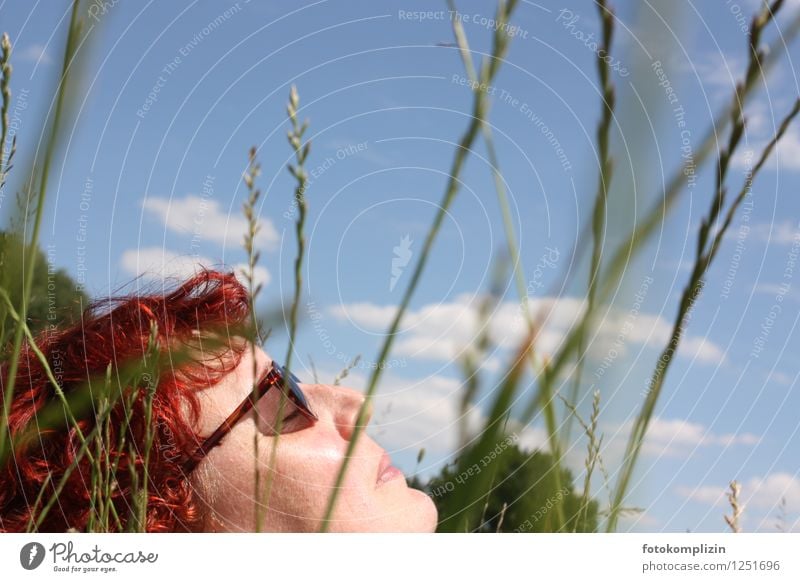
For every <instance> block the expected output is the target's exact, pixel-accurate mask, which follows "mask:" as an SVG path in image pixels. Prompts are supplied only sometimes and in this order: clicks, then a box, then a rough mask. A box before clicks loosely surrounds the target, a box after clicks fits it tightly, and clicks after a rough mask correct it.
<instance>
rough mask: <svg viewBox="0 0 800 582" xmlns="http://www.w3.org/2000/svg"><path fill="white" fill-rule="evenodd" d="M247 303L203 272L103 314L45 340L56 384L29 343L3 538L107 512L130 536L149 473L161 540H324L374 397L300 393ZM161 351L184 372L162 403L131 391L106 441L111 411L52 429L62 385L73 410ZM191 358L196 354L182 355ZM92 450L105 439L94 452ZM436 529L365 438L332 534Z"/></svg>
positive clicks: (3, 487) (165, 387)
mask: <svg viewBox="0 0 800 582" xmlns="http://www.w3.org/2000/svg"><path fill="white" fill-rule="evenodd" d="M248 305H249V303H248V296H247V292H246V290H245V289H244V287H243V286H242V285H241V284H240V283H239V282H238V281H237V280H236V278H235V277H234V275H233V274H223V273H219V272H215V271H203V272H202V273H200V274H199V275H197V276H195V277H193V278H191V279H189V280H188V281H186V282H184V283H183V284H182V285H180V286H179V287H178V288H177V289H175V290H174V291H172V292H170V293H168V294H151V295H144V296H143V295H136V296H127V297H120V298H116V299H111V300H106V301H101V302H98V303H96V304H94V305H93V306H92V307H91V308H89V309H88V310H87V311H86V312H85V313H84V316H83V321H82V322H81V323H80V324H79V325H76V326H74V327H71V328H68V329H63V330H51V331H49V332H45V333H43V334H41V335H40V336H39V337H38V338H37V345H38V347H39V349H40V350H41V352H42V353H43V354H44V356H45V357H46V358H47V360H48V363H49V365H50V368H51V371H52V374H53V376H54V378H51V379H48V375H47V372H46V369H45V368H44V366H42V365H41V364H40V362H39V360H38V359H37V356H36V354H35V353H34V351H33V350H32V349H30V346H26V347H25V349H24V350H23V352H22V355H21V357H20V365H19V369H18V373H17V374H16V387H15V389H14V393H13V398H12V400H11V404H10V414H9V429H10V434H11V442H12V444H13V452H12V454H11V456H10V458H9V459H8V460H7V461H6V462H4V463H3V466H2V469H0V531H7V532H13V531H24V530H25V529H26V528H30V527H33V528H34V529H38V530H39V531H66V530H70V529H74V530H77V531H84V530H86V529H87V528H88V529H92V528H93V527H96V525H95V526H93V524H97V523H98V515H100V514H103V515H104V519H105V520H108V521H110V522H111V523H112V524H114V526H115V527H114V528H113V529H125V528H128V527H129V526H130V520H132V519H134V520H135V516H136V513H135V511H132V510H131V508H132V507H134V506H135V499H134V497H135V495H136V492H137V491H138V492H141V491H142V482H143V481H144V479H143V477H144V475H145V472H144V466H143V465H144V464H145V463H146V464H147V467H148V479H147V481H146V485H147V488H146V495H147V499H148V503H147V506H146V507H147V508H146V515H145V516H144V519H145V526H144V529H146V531H159V532H172V531H256V530H261V531H282V532H286V531H308V532H313V531H319V530H320V527H321V526H322V523H323V518H324V516H325V512H326V507H327V504H328V499H329V496H330V494H331V492H332V491H333V488H334V484H335V482H336V478H337V475H338V472H339V469H340V467H341V463H342V460H343V458H344V456H345V452H346V450H347V447H348V444H349V441H350V439H351V437H352V435H353V431H354V427H355V424H356V419H357V416H358V411H359V408H360V407H361V405H362V403H363V397H362V396H361V395H360V394H359V393H357V392H355V391H353V390H349V389H345V388H340V387H336V386H329V385H321V384H301V383H299V382H297V381H296V379H295V378H293V376H290V375H289V374H288V373H287V372H286V371H285V370H283V369H282V368H281V367H280V366H279V365H277V364H275V363H274V362H272V360H271V358H270V357H269V356H268V355H267V354H266V353H265V352H264V351H262V350H261V349H260V348H255V349H253V346H252V345H251V344H250V343H249V342H247V341H246V340H245V339H243V336H244V335H245V334H243V333H241V330H242V329H243V327H244V326H245V325H246V323H247V321H248V319H249V316H250V313H249V309H248ZM151 330H155V331H151ZM220 338H222V341H219V340H220ZM153 346H157V348H156V351H157V354H158V355H160V356H161V357H160V358H159V359H160V361H165V362H169V361H170V360H172V367H169V366H167V367H165V368H163V367H162V369H161V370H160V372H159V373H158V376H157V378H158V381H157V382H156V386H154V389H155V390H154V392H152V393H151V396H150V399H151V400H150V404H148V392H147V390H138V391H137V392H135V393H134V394H135V396H133V397H130V394H132V393H133V392H131V390H132V389H133V388H132V387H130V386H124V387H122V388H123V395H122V396H121V397H120V398H119V399H117V401H116V402H117V403H116V404H115V405H114V407H113V408H112V413H111V419H110V422H106V423H103V424H102V427H103V430H102V431H99V433H100V434H101V435H103V436H102V439H98V438H97V437H94V436H92V435H95V434H96V433H97V432H98V431H95V432H92V430H93V429H94V428H95V420H94V418H95V414H96V413H97V410H99V409H101V408H102V407H99V406H96V405H95V406H93V407H91V408H89V410H88V413H87V414H86V415H76V416H78V418H76V419H75V421H74V422H73V423H68V426H67V427H63V425H62V427H61V428H58V429H56V428H46V427H42V425H39V424H38V423H39V416H40V415H42V414H44V413H45V412H46V411H47V410H48V408H47V407H48V406H49V407H50V408H51V409H52V407H53V404H52V403H53V402H57V401H58V400H59V398H60V396H59V394H58V392H57V390H56V388H55V386H54V385H53V380H55V381H56V383H57V384H58V385H59V386H60V387H61V388H62V389H63V392H64V397H65V398H70V397H74V395H75V393H76V392H77V391H79V390H81V389H83V390H85V389H86V385H87V381H88V380H91V379H94V380H93V382H94V384H93V385H94V386H97V379H98V378H101V379H102V378H105V377H107V376H106V374H107V373H108V372H109V371H110V370H111V369H112V368H111V367H112V366H113V368H114V370H115V373H114V374H113V376H114V377H117V378H119V377H123V375H122V374H120V373H119V370H123V369H125V366H126V364H127V363H129V362H137V361H139V362H141V361H145V362H146V361H147V358H148V355H152V354H153V351H152V350H153V349H154V348H153ZM181 348H185V349H181ZM186 353H189V354H191V356H190V357H188V358H186V357H184V359H180V357H179V356H178V354H186ZM173 354H176V356H175V357H174V358H173V357H172V355H173ZM175 362H179V363H177V364H176V363H175ZM151 365H152V358H151ZM7 367H8V366H7V365H4V366H3V369H2V374H0V377H2V381H3V383H5V379H6V377H7V374H8V370H7ZM254 374H255V376H254ZM143 377H144V378H149V376H147V375H146V374H140V376H139V377H138V378H139V380H141V378H143ZM254 378H255V379H256V380H257V382H255V383H254ZM254 384H255V387H256V388H255V390H254ZM2 392H5V386H4V387H3V390H2ZM112 392H113V391H112ZM126 395H128V398H129V403H128V405H126V404H125V402H126V401H125V398H126ZM2 398H3V396H2V394H0V402H1V401H2ZM92 408H94V409H95V414H93V413H92ZM126 415H127V416H126ZM148 416H149V417H151V422H150V423H149V426H150V427H151V428H150V431H148V423H147V422H145V419H146V418H147V417H148ZM87 417H88V418H90V419H89V420H87ZM126 420H128V422H126ZM78 429H80V430H78ZM40 433H41V436H40ZM148 434H150V435H151V436H150V438H152V442H151V443H150V446H149V447H147V443H148ZM32 435H35V438H34V437H32ZM82 439H85V440H86V441H87V442H88V441H91V444H89V445H88V446H84V449H86V452H85V453H84V454H81V452H82ZM100 441H102V446H101V445H99V444H97V443H99V442H100ZM120 444H122V446H119V445H120ZM132 444H133V445H134V446H131V445H132ZM145 450H146V451H148V452H147V454H145V453H144V452H143V451H145ZM273 450H274V452H275V456H274V457H273V456H272V453H273ZM256 451H257V454H258V457H255V456H254V455H255V454H256ZM90 457H91V458H90ZM76 459H78V460H77V461H76ZM256 459H257V460H256ZM92 460H94V461H95V465H94V467H95V468H94V469H93V468H92V467H93V465H92V462H91V461H92ZM104 460H105V461H104ZM98 463H99V465H98ZM98 466H99V467H101V470H98V469H97V467H98ZM71 467H72V469H71ZM109 467H113V468H114V469H115V474H116V479H113V480H112V481H113V484H112V485H111V486H109V487H108V488H107V492H108V493H109V495H108V497H109V498H110V502H109V503H106V504H105V505H104V506H103V504H102V503H100V502H98V499H99V498H100V497H101V496H100V495H98V493H97V491H98V489H99V487H98V486H97V482H98V479H101V478H102V476H103V474H104V473H103V472H104V471H106V470H108V468H109ZM65 474H66V475H67V477H64V475H65ZM98 475H99V476H98ZM106 483H108V481H106ZM256 483H258V487H256ZM62 485H63V487H62ZM42 487H44V495H43V496H41V498H37V496H38V495H39V492H40V491H41V490H42ZM256 488H257V489H258V491H260V492H261V493H260V494H259V497H260V498H261V499H260V500H259V502H257V501H256ZM56 490H58V494H57V495H56V493H55V492H56ZM54 495H56V497H57V498H56V499H55V501H56V503H51V504H49V508H48V504H47V500H48V499H52V497H53V496H54ZM267 496H268V498H267ZM101 506H102V508H101ZM109 515H111V516H112V518H113V519H112V518H109ZM132 516H133V517H132ZM257 520H258V521H259V523H260V527H257V526H256V521H257ZM435 526H436V509H435V507H434V505H433V503H432V501H431V499H430V498H428V497H427V496H426V495H425V494H423V493H422V492H420V491H417V490H414V489H410V488H408V486H407V485H406V483H405V480H404V478H403V476H402V474H401V473H400V472H399V471H398V470H397V469H395V468H394V467H392V466H391V463H390V462H389V457H388V455H387V454H386V452H385V451H384V450H383V449H382V448H380V446H378V444H377V443H375V441H373V440H372V439H370V438H369V437H368V436H367V435H366V434H363V433H362V434H361V436H360V437H359V439H358V441H357V445H356V447H355V450H354V453H353V456H352V458H351V460H350V463H349V466H348V470H347V472H346V474H345V479H344V481H343V483H342V487H341V488H340V490H339V495H338V497H337V502H336V505H335V510H334V512H333V514H332V517H331V521H330V522H329V528H328V529H329V530H330V531H417V532H429V531H433V530H434V528H435Z"/></svg>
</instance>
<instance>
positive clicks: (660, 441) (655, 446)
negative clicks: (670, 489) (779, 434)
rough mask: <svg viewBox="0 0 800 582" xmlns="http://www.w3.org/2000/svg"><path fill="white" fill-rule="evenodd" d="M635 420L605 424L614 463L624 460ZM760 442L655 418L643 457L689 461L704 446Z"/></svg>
mask: <svg viewBox="0 0 800 582" xmlns="http://www.w3.org/2000/svg"><path fill="white" fill-rule="evenodd" d="M632 427H633V421H628V422H625V423H623V424H613V423H611V424H604V425H603V426H602V428H603V432H604V434H605V435H606V440H607V444H606V446H605V447H604V451H603V455H604V457H606V458H607V462H608V463H610V464H612V465H613V464H614V462H616V460H617V459H620V460H621V459H622V457H623V455H624V451H625V446H626V445H627V440H628V437H629V435H630V433H631V428H632ZM760 440H761V439H760V438H759V437H758V436H757V435H754V434H752V433H747V432H745V433H740V434H733V433H715V432H712V431H711V430H709V428H708V427H706V426H705V425H703V424H700V423H696V422H690V421H688V420H684V419H679V418H671V419H670V418H660V417H654V418H653V419H652V420H651V421H650V425H649V427H648V429H647V435H646V436H645V439H644V443H642V454H643V455H646V456H648V457H655V458H660V457H672V458H687V457H689V456H690V455H692V454H693V453H694V452H695V451H696V449H698V448H701V447H729V446H735V445H741V446H753V445H756V444H758V443H759V441H760Z"/></svg>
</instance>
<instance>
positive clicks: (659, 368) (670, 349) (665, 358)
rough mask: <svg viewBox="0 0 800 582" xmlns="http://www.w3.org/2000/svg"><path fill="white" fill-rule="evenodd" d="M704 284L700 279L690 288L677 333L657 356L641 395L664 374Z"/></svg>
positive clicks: (651, 388)
mask: <svg viewBox="0 0 800 582" xmlns="http://www.w3.org/2000/svg"><path fill="white" fill-rule="evenodd" d="M704 286H705V281H703V280H702V279H701V280H700V281H698V283H697V285H696V286H695V288H694V289H693V290H692V294H691V295H690V296H689V306H688V308H687V309H686V313H685V314H684V315H683V318H682V319H681V321H680V323H679V324H678V333H677V334H676V336H675V339H674V340H673V339H672V338H670V341H669V343H668V344H667V347H666V348H665V350H664V352H663V353H662V354H661V356H660V357H659V358H658V363H657V364H656V369H655V372H654V374H653V376H651V377H650V378H649V379H648V380H647V385H646V386H645V389H644V390H642V393H641V396H642V397H644V398H647V397H648V396H649V395H650V393H651V392H652V391H653V388H654V387H655V384H656V382H657V381H658V380H659V379H660V378H661V377H662V375H663V374H664V370H665V369H666V367H667V363H668V362H670V361H671V360H672V357H673V356H674V355H675V350H676V349H677V348H678V345H679V344H680V340H681V337H683V333H684V332H685V331H686V327H687V326H688V325H689V322H690V321H691V320H692V314H693V312H694V306H695V304H696V303H697V300H698V299H699V298H700V295H702V294H703V288H704Z"/></svg>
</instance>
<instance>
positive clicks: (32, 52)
mask: <svg viewBox="0 0 800 582" xmlns="http://www.w3.org/2000/svg"><path fill="white" fill-rule="evenodd" d="M14 57H15V58H17V59H19V60H21V61H28V62H31V63H37V64H42V65H49V64H51V63H52V62H53V59H52V58H50V55H49V54H47V51H45V46H44V45H43V44H32V45H29V46H26V47H25V48H23V49H17V50H15V51H14Z"/></svg>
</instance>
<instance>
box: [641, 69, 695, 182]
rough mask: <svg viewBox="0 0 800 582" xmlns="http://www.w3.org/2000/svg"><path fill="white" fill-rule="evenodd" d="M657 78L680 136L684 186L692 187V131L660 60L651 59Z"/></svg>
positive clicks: (693, 175) (693, 176)
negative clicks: (670, 107)
mask: <svg viewBox="0 0 800 582" xmlns="http://www.w3.org/2000/svg"><path fill="white" fill-rule="evenodd" d="M650 67H651V68H652V69H653V72H654V73H655V74H656V77H657V78H658V85H659V86H660V87H662V88H663V89H664V93H665V95H666V97H667V102H668V103H669V104H670V105H671V106H672V115H673V117H674V118H675V124H676V125H677V126H678V130H679V131H680V137H681V148H680V149H681V159H682V160H683V166H684V167H683V175H684V176H686V186H687V187H688V188H694V187H695V185H696V183H697V167H696V165H695V161H694V150H693V148H692V132H691V131H690V130H689V128H688V127H687V125H686V111H685V110H684V108H683V105H681V103H680V100H679V99H678V94H677V93H676V92H675V89H674V88H673V86H672V83H671V82H670V80H669V77H668V76H667V73H666V71H664V67H663V66H662V65H661V61H653V63H652V64H651V65H650Z"/></svg>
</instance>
